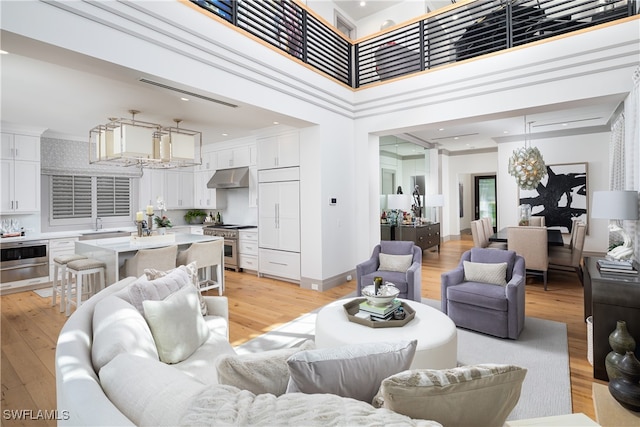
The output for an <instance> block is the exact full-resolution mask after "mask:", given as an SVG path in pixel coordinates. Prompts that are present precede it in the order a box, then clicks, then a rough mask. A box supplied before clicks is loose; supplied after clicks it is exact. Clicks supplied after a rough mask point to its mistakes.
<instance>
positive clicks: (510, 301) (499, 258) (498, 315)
mask: <svg viewBox="0 0 640 427" xmlns="http://www.w3.org/2000/svg"><path fill="white" fill-rule="evenodd" d="M464 261H470V262H478V263H501V262H506V263H507V277H506V281H507V286H500V285H492V284H487V283H479V282H467V281H466V280H465V277H464V267H463V265H464V264H463V262H464ZM525 277H526V276H525V262H524V258H522V257H521V256H519V255H517V254H516V253H515V252H514V251H507V250H504V251H498V250H495V249H488V248H472V249H471V250H469V251H466V252H465V253H463V254H462V257H461V259H460V263H459V264H458V266H457V267H456V268H455V270H451V271H449V272H447V273H443V274H442V276H441V303H442V312H443V313H445V314H447V315H448V316H449V317H450V318H451V320H453V321H454V323H455V324H456V326H458V327H461V328H465V329H471V330H473V331H477V332H482V333H485V334H489V335H493V336H496V337H500V338H511V339H514V340H515V339H517V338H518V336H519V335H520V332H522V328H523V327H524V296H525V284H526V281H525Z"/></svg>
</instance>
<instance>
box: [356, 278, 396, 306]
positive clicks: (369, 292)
mask: <svg viewBox="0 0 640 427" xmlns="http://www.w3.org/2000/svg"><path fill="white" fill-rule="evenodd" d="M362 295H364V296H365V297H366V298H367V301H369V304H373V305H376V306H385V305H389V304H391V301H393V300H394V299H395V298H397V297H398V295H400V290H399V289H398V288H396V287H395V285H394V284H393V283H388V282H387V283H385V284H384V285H382V286H380V289H379V290H378V294H377V295H376V294H375V286H374V285H369V286H365V287H364V288H362Z"/></svg>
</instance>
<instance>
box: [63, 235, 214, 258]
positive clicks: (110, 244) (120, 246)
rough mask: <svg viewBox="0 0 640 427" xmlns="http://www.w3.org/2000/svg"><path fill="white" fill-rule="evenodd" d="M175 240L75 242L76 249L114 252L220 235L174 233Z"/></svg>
mask: <svg viewBox="0 0 640 427" xmlns="http://www.w3.org/2000/svg"><path fill="white" fill-rule="evenodd" d="M174 236H175V241H167V242H158V243H150V244H149V245H144V244H135V243H132V242H131V238H129V237H112V238H108V239H94V240H82V241H78V242H76V249H77V248H78V247H79V245H80V246H85V247H95V248H96V249H101V250H107V251H112V252H115V253H124V252H136V251H139V250H140V249H148V248H159V247H162V246H170V245H189V244H191V243H196V242H209V241H212V240H221V239H223V238H222V237H216V236H201V235H199V234H187V233H174Z"/></svg>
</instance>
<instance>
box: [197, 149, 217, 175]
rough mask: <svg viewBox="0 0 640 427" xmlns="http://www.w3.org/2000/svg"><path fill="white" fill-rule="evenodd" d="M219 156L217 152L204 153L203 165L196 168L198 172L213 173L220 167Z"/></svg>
mask: <svg viewBox="0 0 640 427" xmlns="http://www.w3.org/2000/svg"><path fill="white" fill-rule="evenodd" d="M217 162H218V156H217V153H216V152H215V151H209V152H203V153H202V164H201V165H199V166H196V171H212V170H216V168H217V167H218V163H217Z"/></svg>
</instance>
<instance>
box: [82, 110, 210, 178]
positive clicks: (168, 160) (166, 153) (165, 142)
mask: <svg viewBox="0 0 640 427" xmlns="http://www.w3.org/2000/svg"><path fill="white" fill-rule="evenodd" d="M129 113H131V119H116V118H111V117H110V118H109V122H108V123H107V124H105V125H98V126H96V127H94V128H93V129H91V130H90V131H89V142H90V144H89V163H92V164H116V165H119V166H138V167H146V168H155V169H166V168H177V167H186V166H195V165H200V164H202V132H198V131H193V130H188V129H183V128H180V127H179V124H180V122H181V120H180V119H174V122H176V126H175V127H162V126H161V125H159V124H156V123H149V122H143V121H140V120H136V119H135V115H136V114H138V113H139V111H136V110H129ZM92 147H95V151H94V152H93V153H92Z"/></svg>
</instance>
